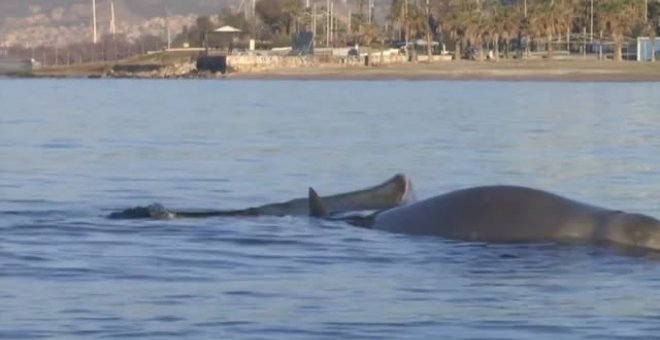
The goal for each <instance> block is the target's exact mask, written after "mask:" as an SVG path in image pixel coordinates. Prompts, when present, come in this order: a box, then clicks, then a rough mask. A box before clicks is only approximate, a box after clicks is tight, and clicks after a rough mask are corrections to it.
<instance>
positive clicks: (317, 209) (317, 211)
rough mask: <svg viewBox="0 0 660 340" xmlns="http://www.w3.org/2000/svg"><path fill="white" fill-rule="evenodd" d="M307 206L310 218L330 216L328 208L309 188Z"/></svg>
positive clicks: (312, 189)
mask: <svg viewBox="0 0 660 340" xmlns="http://www.w3.org/2000/svg"><path fill="white" fill-rule="evenodd" d="M308 204H309V215H310V216H312V217H320V218H324V217H328V216H329V215H330V213H329V212H328V208H327V207H326V206H325V204H324V203H323V200H321V197H319V194H317V193H316V191H315V190H314V188H312V187H310V188H309V194H308Z"/></svg>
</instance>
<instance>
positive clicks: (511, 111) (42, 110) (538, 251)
mask: <svg viewBox="0 0 660 340" xmlns="http://www.w3.org/2000/svg"><path fill="white" fill-rule="evenodd" d="M396 172H405V173H407V174H408V175H409V176H410V177H411V178H412V180H413V182H414V184H415V187H416V191H417V196H418V197H421V198H424V197H429V196H431V195H435V194H439V193H442V192H444V191H447V190H453V189H458V188H462V187H466V186H471V185H481V184H495V183H508V184H521V185H529V186H534V187H538V188H542V189H548V190H552V191H554V192H557V193H560V194H563V195H568V196H570V197H573V198H576V199H579V200H584V201H588V202H590V203H594V204H599V205H605V206H608V207H613V208H614V207H615V208H619V209H625V210H632V211H636V212H642V213H646V214H650V215H654V216H656V217H660V84H657V83H656V84H649V83H638V84H626V83H616V84H608V83H605V84H590V83H581V84H570V83H503V82H498V83H491V82H406V81H386V82H340V81H333V82H314V81H302V82H286V81H123V80H121V81H120V80H113V81H110V80H107V81H106V80H97V81H90V80H8V79H5V80H0V338H10V339H17V338H60V339H94V338H128V337H144V338H154V339H155V338H162V339H183V338H190V339H221V338H227V339H319V338H327V339H339V338H347V339H378V338H385V339H391V338H400V339H430V338H440V337H442V338H443V339H477V338H488V339H528V338H532V337H533V338H535V339H558V338H561V339H569V338H575V339H577V338H580V339H584V338H592V339H602V338H639V339H648V338H652V337H659V336H660V323H659V322H658V321H659V320H660V294H658V292H659V291H660V261H653V260H649V259H645V258H635V257H626V256H621V255H618V254H616V253H614V252H612V251H609V250H606V249H600V248H589V247H566V246H564V247H561V246H556V245H551V244H539V245H527V246H508V245H497V246H493V245H490V246H487V245H480V244H469V243H460V242H449V241H446V240H443V239H440V238H433V237H426V238H425V237H412V236H405V235H395V234H388V233H385V232H378V231H369V230H361V229H355V228H352V227H349V226H347V225H344V224H341V223H331V222H320V221H317V220H313V219H309V218H293V217H283V218H277V217H261V218H244V219H234V218H210V219H205V220H175V221H114V220H107V219H105V218H104V215H105V214H107V213H109V212H111V211H114V210H118V209H122V208H126V207H130V206H135V205H145V204H149V203H152V202H161V203H163V204H165V205H166V206H168V207H176V208H241V207H246V206H252V205H257V204H262V203H267V202H273V201H279V200H285V199H290V198H293V197H300V196H305V195H306V192H307V186H310V185H313V186H314V187H315V188H316V189H317V190H318V191H319V192H321V193H326V194H330V193H334V192H340V191H345V190H351V189H355V188H358V187H364V186H368V185H373V184H376V183H379V182H381V181H382V180H385V179H386V178H388V177H390V176H391V175H393V174H394V173H396Z"/></svg>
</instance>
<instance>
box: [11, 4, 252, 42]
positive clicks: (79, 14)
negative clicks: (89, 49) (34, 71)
mask: <svg viewBox="0 0 660 340" xmlns="http://www.w3.org/2000/svg"><path fill="white" fill-rule="evenodd" d="M231 1H236V0H96V22H97V28H98V36H99V37H101V36H103V35H104V34H108V33H109V32H110V27H111V19H110V18H111V10H110V8H111V3H112V4H114V9H115V27H116V32H117V33H119V34H124V35H126V37H127V38H128V39H129V40H131V41H135V40H136V39H138V38H140V37H141V36H145V35H152V36H153V35H155V36H159V37H161V38H162V39H165V32H166V28H165V27H166V26H165V25H166V23H168V24H167V25H168V26H169V28H170V29H171V30H172V32H173V33H174V34H177V33H178V32H180V31H181V30H182V29H183V27H184V26H191V25H193V24H194V22H195V17H196V16H197V15H200V14H208V15H216V14H218V13H220V10H221V9H222V8H223V7H225V6H228V5H229V6H231V5H233V6H237V5H238V4H240V2H239V3H238V4H234V3H232V2H231ZM166 17H167V20H166ZM91 27H92V0H0V47H5V46H17V45H18V46H24V47H26V46H41V45H47V46H60V47H61V46H65V45H68V44H70V43H75V42H80V41H90V40H91V39H92V29H91Z"/></svg>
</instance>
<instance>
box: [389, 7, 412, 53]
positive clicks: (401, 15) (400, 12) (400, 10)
mask: <svg viewBox="0 0 660 340" xmlns="http://www.w3.org/2000/svg"><path fill="white" fill-rule="evenodd" d="M389 16H390V18H391V19H392V24H398V25H399V30H400V31H399V36H398V38H399V39H400V38H401V31H403V34H404V41H405V43H406V51H408V46H407V44H408V40H409V29H408V0H392V4H391V6H390V15H389Z"/></svg>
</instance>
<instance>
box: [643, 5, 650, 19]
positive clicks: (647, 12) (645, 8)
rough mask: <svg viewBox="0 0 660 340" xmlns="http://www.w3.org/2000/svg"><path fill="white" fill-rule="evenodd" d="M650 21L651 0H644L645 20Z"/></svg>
mask: <svg viewBox="0 0 660 340" xmlns="http://www.w3.org/2000/svg"><path fill="white" fill-rule="evenodd" d="M648 21H649V0H644V22H648Z"/></svg>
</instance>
